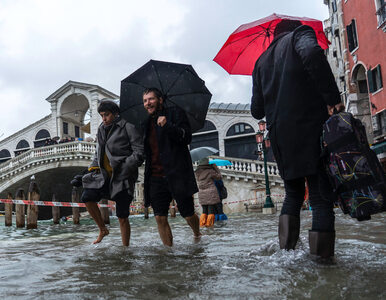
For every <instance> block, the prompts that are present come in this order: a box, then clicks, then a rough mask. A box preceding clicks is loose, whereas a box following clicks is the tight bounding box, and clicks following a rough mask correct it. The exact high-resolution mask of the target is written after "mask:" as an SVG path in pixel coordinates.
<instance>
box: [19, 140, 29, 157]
mask: <svg viewBox="0 0 386 300" xmlns="http://www.w3.org/2000/svg"><path fill="white" fill-rule="evenodd" d="M29 149H31V146H30V144H29V143H28V141H27V140H26V139H21V140H20V141H18V142H17V144H16V149H15V156H18V155H20V154H22V153H23V152H25V151H28V150H29Z"/></svg>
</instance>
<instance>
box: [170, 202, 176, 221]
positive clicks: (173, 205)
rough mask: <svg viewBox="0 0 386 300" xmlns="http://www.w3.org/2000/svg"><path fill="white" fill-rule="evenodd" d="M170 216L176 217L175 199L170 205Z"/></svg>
mask: <svg viewBox="0 0 386 300" xmlns="http://www.w3.org/2000/svg"><path fill="white" fill-rule="evenodd" d="M170 217H171V218H175V217H176V201H174V199H173V200H172V202H171V206H170Z"/></svg>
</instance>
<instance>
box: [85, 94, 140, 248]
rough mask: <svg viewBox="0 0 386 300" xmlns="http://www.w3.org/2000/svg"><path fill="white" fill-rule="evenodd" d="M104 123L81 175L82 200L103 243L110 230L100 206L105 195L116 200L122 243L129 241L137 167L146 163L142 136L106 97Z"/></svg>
mask: <svg viewBox="0 0 386 300" xmlns="http://www.w3.org/2000/svg"><path fill="white" fill-rule="evenodd" d="M98 113H99V114H100V115H101V117H102V120H103V123H102V124H101V125H100V126H99V128H98V133H97V141H98V145H97V149H96V152H95V156H94V160H93V162H92V163H91V165H90V167H89V171H90V173H88V174H86V175H84V176H83V178H82V183H83V188H84V189H83V194H82V198H81V200H82V201H83V202H85V203H86V207H87V210H88V212H89V213H90V215H91V217H92V218H93V219H94V221H95V223H96V224H97V225H98V227H99V236H98V238H97V239H96V240H95V241H94V244H96V243H100V242H101V241H102V239H103V238H104V237H105V236H106V235H108V234H109V230H108V229H107V227H106V226H105V223H104V221H103V219H102V216H101V213H100V210H99V208H98V206H97V202H99V201H100V200H101V199H102V198H105V199H111V200H113V201H115V203H116V214H117V217H118V220H119V226H120V230H121V238H122V244H123V245H124V246H129V242H130V223H129V219H128V217H129V213H130V203H131V201H132V199H133V193H134V184H135V181H136V180H137V178H138V167H139V166H140V165H142V163H143V160H144V159H143V151H144V149H143V139H142V136H141V135H140V134H139V133H138V131H137V130H136V129H135V127H134V125H132V124H130V123H128V122H126V121H125V120H123V119H121V118H120V116H119V106H118V105H117V104H115V103H114V102H112V101H103V102H101V104H100V105H99V107H98Z"/></svg>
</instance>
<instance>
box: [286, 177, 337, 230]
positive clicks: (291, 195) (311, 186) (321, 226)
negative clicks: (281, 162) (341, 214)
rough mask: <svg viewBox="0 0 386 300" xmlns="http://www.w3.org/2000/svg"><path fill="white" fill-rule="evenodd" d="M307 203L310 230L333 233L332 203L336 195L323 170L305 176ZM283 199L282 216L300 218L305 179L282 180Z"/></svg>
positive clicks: (333, 216)
mask: <svg viewBox="0 0 386 300" xmlns="http://www.w3.org/2000/svg"><path fill="white" fill-rule="evenodd" d="M306 178H307V183H308V190H309V203H310V206H311V209H312V230H315V231H323V232H331V231H334V230H335V229H334V222H335V215H334V201H335V199H336V195H335V194H334V192H333V191H332V188H331V185H330V183H329V181H328V178H327V175H326V174H325V173H324V171H323V170H320V171H319V172H318V173H317V174H315V175H311V176H307V177H306ZM284 188H285V193H286V195H285V199H284V203H283V208H282V209H281V214H282V215H292V216H296V217H300V209H301V207H302V205H303V202H304V193H305V178H304V177H302V178H296V179H292V180H284Z"/></svg>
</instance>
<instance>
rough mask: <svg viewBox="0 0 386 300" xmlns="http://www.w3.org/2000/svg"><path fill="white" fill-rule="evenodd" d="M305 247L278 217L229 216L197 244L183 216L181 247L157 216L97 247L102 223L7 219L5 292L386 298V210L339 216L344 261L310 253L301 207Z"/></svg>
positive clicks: (2, 258) (1, 277)
mask: <svg viewBox="0 0 386 300" xmlns="http://www.w3.org/2000/svg"><path fill="white" fill-rule="evenodd" d="M302 215H303V216H302V230H301V241H300V242H299V245H298V249H296V250H295V251H289V252H285V251H283V250H280V249H279V246H278V241H277V222H278V217H277V216H265V215H261V214H255V213H247V214H236V215H230V216H229V220H228V221H225V222H223V223H217V224H216V225H215V228H213V229H204V230H203V233H204V236H203V237H202V239H201V241H200V242H198V243H195V242H194V241H193V238H192V234H191V232H190V229H189V228H188V226H187V225H186V224H185V222H184V220H183V219H182V218H181V217H177V218H175V219H171V220H170V222H171V226H172V230H173V233H174V243H175V246H174V247H173V248H166V247H163V246H162V245H161V241H160V239H159V237H158V231H157V228H156V224H155V220H154V218H151V219H149V220H144V219H143V218H142V217H140V218H133V217H131V218H130V221H131V224H132V238H131V246H130V247H129V248H124V247H122V246H121V240H120V234H119V225H118V222H117V220H116V219H113V220H112V225H111V230H110V235H109V236H108V237H106V238H105V239H104V240H103V242H102V243H101V244H99V245H92V244H91V242H92V241H93V240H94V239H95V237H96V234H97V229H96V226H95V225H94V223H93V222H92V221H90V220H82V224H81V225H79V226H75V225H72V224H70V223H67V224H60V225H51V224H50V222H47V221H44V222H41V223H40V224H39V228H38V229H36V230H24V229H18V230H17V229H15V228H14V227H12V228H6V227H4V220H3V219H0V221H1V222H2V223H1V224H0V239H1V247H0V295H1V296H5V298H6V299H41V298H44V299H69V298H71V299H73V298H75V299H107V298H108V299H111V298H114V299H128V298H133V299H150V298H151V299H173V298H175V299H177V298H179V299H181V298H185V299H186V298H188V299H213V298H227V299H229V298H231V299H239V298H241V299H246V298H248V299H250V298H252V299H304V298H305V299H307V298H308V299H385V298H386V293H385V289H384V285H385V278H386V271H385V268H384V267H385V263H386V256H385V253H386V234H385V233H386V227H385V223H386V222H385V220H384V218H383V217H384V215H376V216H373V219H372V220H371V221H366V222H362V223H359V222H357V221H355V220H354V219H351V218H349V217H347V216H343V215H342V214H340V213H339V212H338V214H337V218H336V219H337V225H336V227H337V238H338V240H337V243H336V263H335V264H332V265H331V264H330V265H326V264H320V262H318V261H317V260H315V259H314V258H313V257H311V256H310V255H309V254H308V251H309V249H308V241H307V236H308V235H307V230H308V229H309V227H310V224H311V220H310V213H309V212H308V211H304V212H302Z"/></svg>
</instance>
